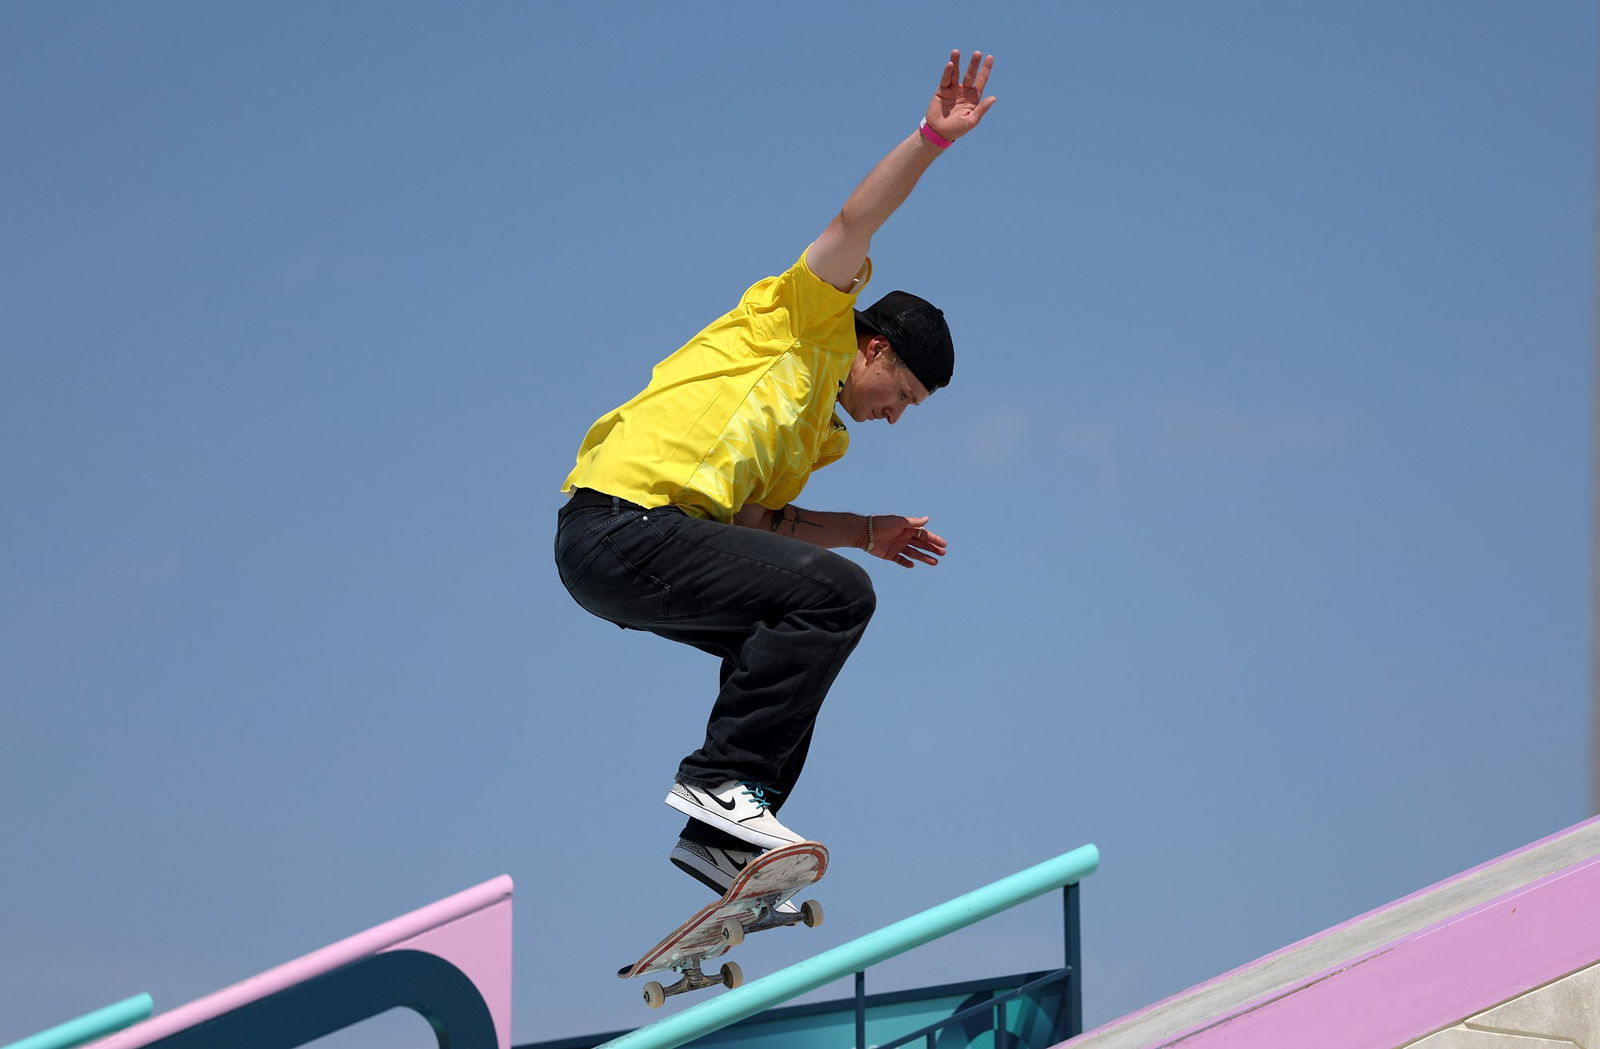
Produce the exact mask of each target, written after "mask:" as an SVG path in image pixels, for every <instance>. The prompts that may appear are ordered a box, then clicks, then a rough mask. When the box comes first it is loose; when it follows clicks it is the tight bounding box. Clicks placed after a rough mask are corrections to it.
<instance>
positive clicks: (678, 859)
mask: <svg viewBox="0 0 1600 1049" xmlns="http://www.w3.org/2000/svg"><path fill="white" fill-rule="evenodd" d="M759 855H761V853H760V852H759V851H757V850H754V849H752V850H749V851H745V850H741V849H724V848H719V847H718V846H716V845H702V844H700V843H699V842H698V841H690V840H689V839H688V838H679V839H678V844H677V845H676V846H675V847H674V848H673V850H672V855H670V856H669V857H668V859H670V860H671V861H672V865H673V866H674V867H676V868H678V869H679V870H680V871H683V873H685V874H687V875H689V877H691V878H693V879H694V880H695V881H697V882H699V883H700V884H701V885H704V886H705V887H706V888H708V889H710V890H711V891H712V892H714V893H716V894H717V895H718V896H722V895H724V894H726V893H727V891H728V886H730V885H732V884H733V882H734V879H735V878H737V877H739V875H740V874H741V873H742V872H743V871H744V868H745V865H746V864H748V863H749V862H750V861H751V860H753V859H755V858H756V857H757V856H759ZM775 910H776V911H777V913H779V914H798V913H799V911H800V909H799V908H798V907H796V906H795V905H794V904H793V903H790V902H789V901H788V900H785V901H783V902H782V903H780V904H779V905H778V906H777V907H776V908H775Z"/></svg>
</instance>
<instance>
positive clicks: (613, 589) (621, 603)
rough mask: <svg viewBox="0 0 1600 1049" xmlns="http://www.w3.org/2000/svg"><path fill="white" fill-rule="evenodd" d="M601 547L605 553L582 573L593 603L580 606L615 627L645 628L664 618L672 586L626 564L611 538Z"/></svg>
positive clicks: (638, 568) (605, 540)
mask: <svg viewBox="0 0 1600 1049" xmlns="http://www.w3.org/2000/svg"><path fill="white" fill-rule="evenodd" d="M601 545H602V546H603V547H604V548H605V551H606V552H605V553H603V554H601V555H600V556H599V557H597V558H596V559H595V561H594V562H593V563H591V565H590V569H589V571H588V572H586V573H585V576H586V577H587V578H588V579H589V580H591V583H590V585H589V586H587V587H585V590H586V591H587V592H588V593H587V596H588V597H589V598H590V600H592V601H593V604H592V605H591V604H587V603H585V605H584V607H586V608H588V609H589V611H591V612H594V613H595V614H596V615H598V616H600V617H602V618H604V619H609V620H610V621H611V622H613V623H615V624H617V625H618V626H626V627H647V626H649V625H651V624H652V623H659V622H661V621H662V620H663V619H665V618H667V608H668V605H669V603H670V601H671V597H672V586H671V585H670V584H668V583H666V582H663V581H662V580H660V579H657V578H656V577H655V576H653V575H651V574H650V573H649V572H647V571H645V570H644V569H642V568H640V567H639V566H638V565H636V564H634V563H633V562H632V561H630V560H629V559H628V556H627V555H626V554H625V553H623V552H622V549H621V548H620V547H619V546H618V545H617V544H616V543H615V542H613V541H612V537H611V536H607V537H606V538H605V539H604V540H602V541H601Z"/></svg>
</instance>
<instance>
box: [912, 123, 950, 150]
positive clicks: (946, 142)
mask: <svg viewBox="0 0 1600 1049" xmlns="http://www.w3.org/2000/svg"><path fill="white" fill-rule="evenodd" d="M917 130H918V131H920V132H922V137H923V138H925V139H927V140H928V141H929V142H932V143H933V144H934V145H936V146H938V147H939V148H940V149H949V148H950V146H951V140H950V139H948V138H945V137H944V136H943V135H941V134H939V132H937V131H935V130H933V128H931V127H929V126H928V118H927V117H923V118H922V124H921V125H920V126H919V127H918V128H917Z"/></svg>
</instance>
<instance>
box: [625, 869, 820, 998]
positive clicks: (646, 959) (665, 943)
mask: <svg viewBox="0 0 1600 1049" xmlns="http://www.w3.org/2000/svg"><path fill="white" fill-rule="evenodd" d="M827 870H828V850H827V847H826V846H824V845H822V844H820V843H818V842H815V841H802V842H799V843H797V844H794V845H785V846H783V847H782V848H779V849H772V850H770V851H768V852H763V853H762V854H761V855H759V856H757V857H756V858H755V859H753V860H751V861H750V862H749V864H747V865H746V866H745V869H744V871H743V872H741V873H740V875H739V877H737V878H735V879H734V882H733V884H732V885H730V886H728V891H727V892H725V893H723V895H722V899H720V900H716V901H714V902H712V903H708V904H706V905H705V906H704V907H702V908H700V910H698V911H696V912H695V914H694V915H693V916H692V917H691V918H689V920H688V921H686V922H684V923H683V924H682V925H680V926H678V927H677V928H676V929H675V930H673V931H672V932H671V933H669V934H668V935H667V936H666V937H664V938H663V939H662V940H661V942H660V943H658V944H656V945H655V946H654V947H652V948H650V949H649V950H648V951H645V952H644V954H643V955H641V956H640V957H639V960H638V961H636V962H634V963H633V964H631V965H625V966H623V967H622V968H621V969H618V970H617V975H618V976H619V977H621V978H623V979H625V980H626V979H629V978H631V977H634V976H644V975H645V974H647V973H654V972H664V971H667V970H671V971H673V972H677V973H680V974H681V978H680V979H679V980H678V981H677V982H676V983H674V984H672V985H671V986H670V987H663V986H662V985H661V984H659V983H656V982H653V981H652V982H651V983H649V984H646V985H645V988H644V1000H645V1003H646V1004H647V1005H649V1006H650V1007H651V1008H652V1009H653V1008H656V1007H657V1006H659V1005H661V1004H662V1003H663V1002H665V1001H666V1000H667V998H669V997H671V996H672V995H674V994H682V993H683V992H685V991H694V990H699V989H700V988H702V987H711V986H714V985H716V984H722V985H724V986H726V987H737V986H739V984H740V983H742V982H743V979H744V976H743V973H742V972H741V971H740V969H739V966H738V964H737V963H735V962H726V963H724V964H723V966H722V969H721V972H720V973H719V974H718V975H716V976H708V975H706V974H705V973H704V972H702V971H701V968H700V966H701V963H702V962H704V961H705V960H706V959H708V958H715V957H717V956H719V955H722V954H725V953H727V951H728V950H729V949H731V948H733V947H737V946H738V945H739V944H740V943H741V942H742V941H743V940H744V937H745V934H746V933H752V932H762V931H765V930H767V929H777V928H781V927H783V926H786V925H796V924H802V923H803V924H805V925H807V926H815V925H819V924H821V922H822V908H821V906H820V905H818V904H817V903H816V901H814V900H808V901H806V903H805V904H804V905H803V906H801V908H800V909H799V910H798V911H797V912H795V913H793V914H780V913H778V907H779V906H780V905H782V904H783V903H786V902H787V901H788V900H789V899H790V898H791V897H792V896H794V895H796V894H797V893H799V892H800V891H801V890H802V889H804V888H805V887H806V886H808V885H810V884H812V883H813V882H815V881H817V880H818V879H819V878H821V877H822V876H823V874H825V873H826V872H827Z"/></svg>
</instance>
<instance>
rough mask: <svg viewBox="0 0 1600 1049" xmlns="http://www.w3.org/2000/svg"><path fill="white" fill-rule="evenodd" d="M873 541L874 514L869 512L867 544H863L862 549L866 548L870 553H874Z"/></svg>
mask: <svg viewBox="0 0 1600 1049" xmlns="http://www.w3.org/2000/svg"><path fill="white" fill-rule="evenodd" d="M873 542H874V540H873V538H872V515H871V514H868V515H867V545H866V546H863V547H862V548H861V549H863V550H865V551H866V552H867V553H869V554H870V553H872V544H873Z"/></svg>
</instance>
